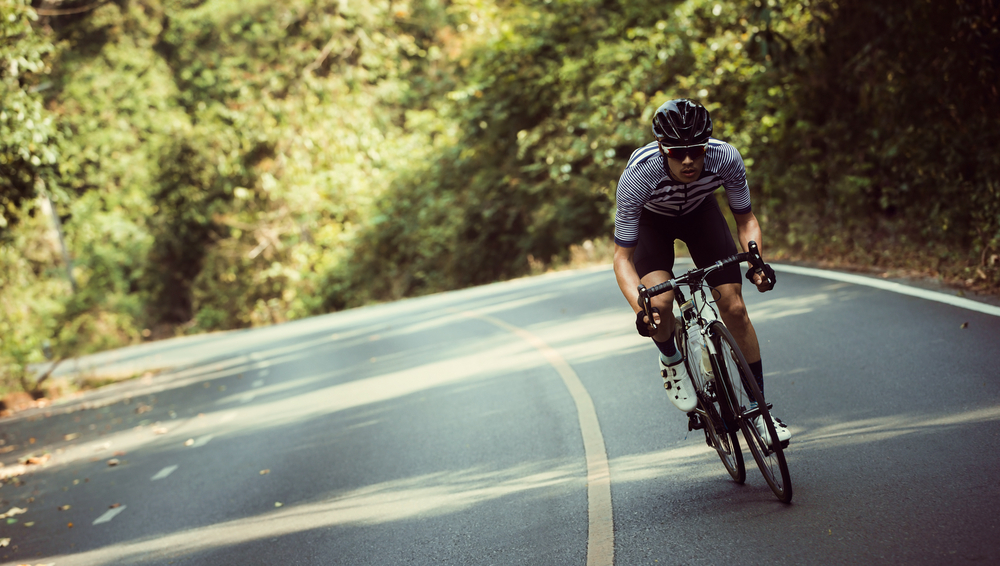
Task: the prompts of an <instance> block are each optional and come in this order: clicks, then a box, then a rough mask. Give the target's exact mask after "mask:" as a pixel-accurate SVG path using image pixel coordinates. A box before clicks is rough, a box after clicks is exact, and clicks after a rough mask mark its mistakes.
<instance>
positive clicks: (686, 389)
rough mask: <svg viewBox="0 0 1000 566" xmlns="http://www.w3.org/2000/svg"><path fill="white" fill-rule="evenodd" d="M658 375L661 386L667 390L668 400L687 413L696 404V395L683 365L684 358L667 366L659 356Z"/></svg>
mask: <svg viewBox="0 0 1000 566" xmlns="http://www.w3.org/2000/svg"><path fill="white" fill-rule="evenodd" d="M660 375H662V376H663V388H664V389H666V390H667V395H669V396H670V402H671V403H673V404H674V406H675V407H677V408H678V409H680V410H682V411H684V412H685V413H687V412H689V411H693V410H694V408H695V407H697V406H698V397H697V395H695V392H694V385H692V384H691V377H690V376H689V375H688V371H687V368H686V367H684V360H681V361H679V362H677V363H676V364H673V365H669V366H668V365H667V364H666V363H664V361H663V358H660Z"/></svg>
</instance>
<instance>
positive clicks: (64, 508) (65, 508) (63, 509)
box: [59, 505, 70, 511]
mask: <svg viewBox="0 0 1000 566" xmlns="http://www.w3.org/2000/svg"><path fill="white" fill-rule="evenodd" d="M59 510H60V511H69V510H70V506H69V505H63V506H62V507H59Z"/></svg>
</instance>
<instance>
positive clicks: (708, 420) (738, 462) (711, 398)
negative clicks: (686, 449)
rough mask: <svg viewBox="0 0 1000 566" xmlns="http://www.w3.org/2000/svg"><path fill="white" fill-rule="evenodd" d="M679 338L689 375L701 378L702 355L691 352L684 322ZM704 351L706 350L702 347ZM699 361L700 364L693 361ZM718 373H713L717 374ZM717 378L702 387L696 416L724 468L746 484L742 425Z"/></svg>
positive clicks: (680, 328)
mask: <svg viewBox="0 0 1000 566" xmlns="http://www.w3.org/2000/svg"><path fill="white" fill-rule="evenodd" d="M674 336H676V337H677V347H678V348H679V349H680V350H679V351H680V352H683V353H684V354H685V356H684V363H685V364H687V368H688V375H691V376H695V375H699V374H698V373H696V371H697V368H696V367H695V366H694V364H699V365H701V363H702V362H701V360H702V352H690V351H688V344H687V333H686V332H684V328H683V326H681V324H680V322H678V323H677V327H676V329H675V332H674ZM702 349H704V346H703V347H702ZM692 360H696V361H692ZM714 373H715V370H714V369H713V374H714ZM712 377H713V376H709V379H707V380H705V381H702V380H699V383H698V389H699V391H698V408H697V409H695V412H696V413H697V414H698V418H699V419H700V420H701V423H702V428H703V430H704V431H705V443H706V444H708V445H709V446H711V447H712V448H714V449H715V451H716V452H718V454H719V459H720V460H722V465H723V466H725V468H726V471H727V472H729V475H730V476H731V477H732V478H733V481H735V482H736V483H743V482H745V481H746V478H747V471H746V464H744V462H743V451H742V450H741V449H740V439H739V437H738V436H737V435H736V431H737V430H738V425H737V423H736V420H735V419H733V417H732V411H731V410H730V408H729V403H728V402H727V401H726V397H725V393H724V391H721V390H720V389H719V388H718V387H717V385H716V382H715V380H714V379H712Z"/></svg>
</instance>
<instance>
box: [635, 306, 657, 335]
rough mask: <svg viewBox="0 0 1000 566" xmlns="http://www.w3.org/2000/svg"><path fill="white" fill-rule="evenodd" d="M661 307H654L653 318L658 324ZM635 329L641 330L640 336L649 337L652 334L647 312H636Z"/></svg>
mask: <svg viewBox="0 0 1000 566" xmlns="http://www.w3.org/2000/svg"><path fill="white" fill-rule="evenodd" d="M659 314H660V309H658V308H656V307H653V319H654V320H655V321H656V323H657V324H659V322H660V317H659ZM635 329H636V330H638V331H639V336H645V337H646V338H649V337H650V336H652V332H650V330H649V318H647V317H646V313H645V312H643V311H639V312H637V313H635Z"/></svg>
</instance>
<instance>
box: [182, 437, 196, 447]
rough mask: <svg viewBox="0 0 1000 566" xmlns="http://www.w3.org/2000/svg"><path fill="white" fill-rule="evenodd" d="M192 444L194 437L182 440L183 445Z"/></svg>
mask: <svg viewBox="0 0 1000 566" xmlns="http://www.w3.org/2000/svg"><path fill="white" fill-rule="evenodd" d="M193 444H194V439H193V438H189V439H187V440H185V441H184V446H191V445H193Z"/></svg>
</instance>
